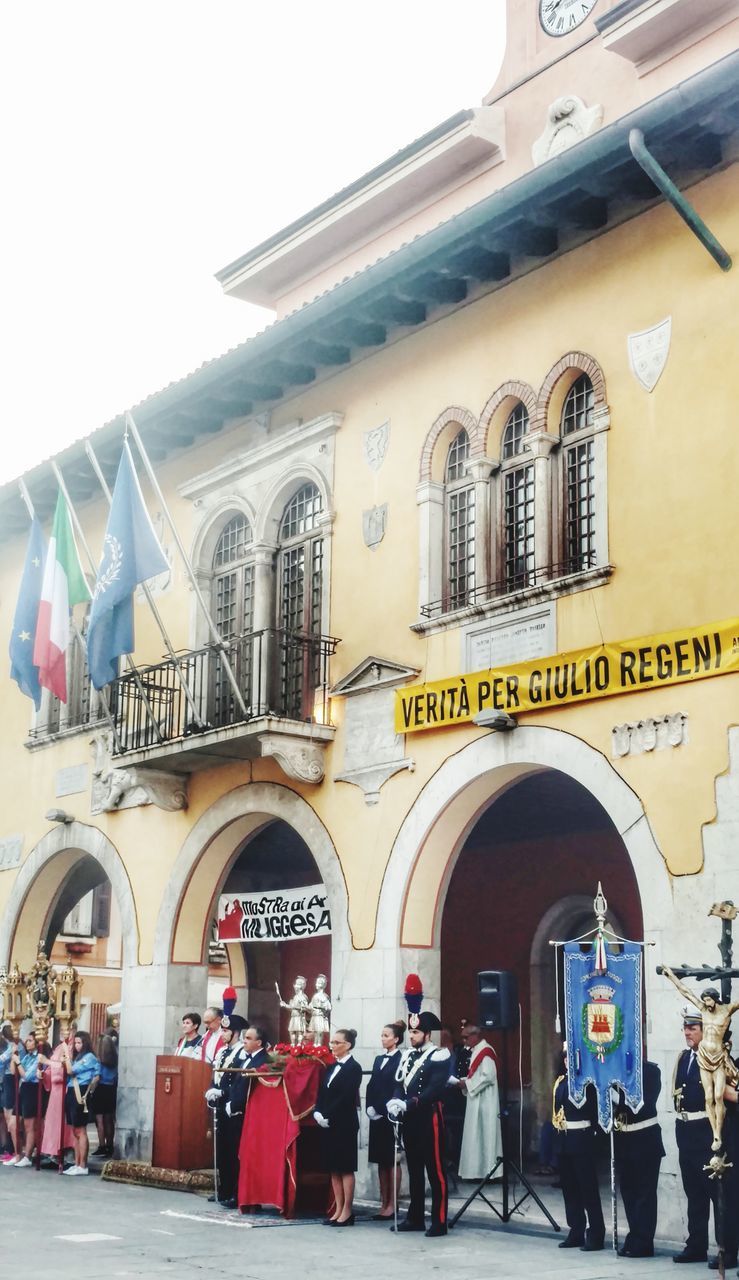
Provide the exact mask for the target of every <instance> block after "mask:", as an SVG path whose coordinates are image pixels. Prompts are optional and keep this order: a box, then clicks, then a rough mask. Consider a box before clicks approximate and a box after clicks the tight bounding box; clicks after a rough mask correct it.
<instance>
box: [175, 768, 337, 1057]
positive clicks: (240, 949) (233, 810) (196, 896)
mask: <svg viewBox="0 0 739 1280" xmlns="http://www.w3.org/2000/svg"><path fill="white" fill-rule="evenodd" d="M314 883H322V884H323V885H324V886H325V888H326V893H327V898H328V904H329V907H330V910H331V921H332V933H331V936H330V938H316V939H308V940H305V941H304V942H290V943H282V944H279V945H278V946H277V947H275V948H272V947H271V945H270V944H268V943H253V944H249V945H248V946H244V945H242V944H238V945H236V946H234V944H231V943H229V944H227V945H228V950H229V960H230V967H231V976H232V984H233V985H234V986H235V987H236V988H237V992H238V995H239V1003H238V1008H239V1010H240V1011H241V1012H242V1013H247V1012H248V1014H249V1016H250V1017H257V1016H260V1017H265V1018H266V1021H267V1026H268V1028H269V1029H270V1031H272V1032H273V1033H275V1034H276V1033H277V1031H278V1007H277V996H276V993H275V990H274V982H275V981H277V982H278V983H280V985H281V987H282V984H284V987H283V988H282V993H283V996H285V998H287V992H286V990H285V988H287V989H288V990H289V989H290V985H291V982H292V979H293V978H294V977H295V976H296V974H297V973H298V972H303V973H304V976H305V977H306V978H308V979H309V980H312V979H314V978H315V976H317V974H318V973H319V972H326V973H327V974H328V976H329V988H330V990H331V995H332V998H333V999H334V1004H335V1005H336V1002H337V1001H338V1000H339V999H340V996H341V975H342V974H343V971H344V960H343V957H344V956H345V954H346V952H347V951H349V950H351V943H350V940H349V928H348V913H347V895H346V886H345V883H344V877H343V873H342V870H341V864H340V862H339V859H338V856H337V854H336V850H335V848H334V845H333V842H332V840H331V838H330V836H329V834H328V832H327V830H326V828H325V827H324V826H323V823H322V822H321V821H320V819H319V818H318V816H317V815H316V813H315V811H314V810H313V809H312V808H311V806H310V805H309V804H308V802H307V801H306V800H304V799H303V798H302V797H301V796H299V795H298V794H297V793H296V792H294V791H291V790H290V788H288V787H285V786H281V785H279V784H277V783H269V782H254V783H250V784H249V785H247V786H242V787H236V788H234V790H232V791H229V792H228V793H227V794H226V795H224V796H222V797H221V798H220V799H219V800H217V801H216V802H215V803H214V804H213V805H211V806H210V808H209V809H208V810H206V812H205V813H204V814H203V815H202V817H201V818H200V819H199V820H198V821H197V822H196V823H195V825H194V826H193V828H192V829H191V831H190V832H189V834H188V836H187V839H186V840H185V843H184V844H183V846H182V849H181V851H180V854H179V856H178V858H177V861H176V863H175V866H174V868H173V871H172V875H171V876H170V879H169V883H168V886H167V892H166V894H165V896H164V899H163V901H162V905H161V908H160V911H159V917H158V922H157V930H156V939H155V946H154V963H155V965H157V966H163V967H166V968H167V969H168V971H169V973H170V975H172V974H174V975H175V976H176V979H177V980H176V983H175V984H174V985H175V986H177V987H178V988H179V989H180V990H182V991H183V998H184V992H188V993H194V992H195V991H196V990H198V989H199V990H200V992H201V996H200V999H201V1001H202V1000H204V999H205V992H206V982H207V959H208V943H209V941H210V938H211V936H212V924H213V921H214V919H215V918H216V913H217V907H218V898H219V896H220V894H221V893H223V892H227V891H228V892H230V891H231V890H238V889H241V890H242V891H243V892H249V893H251V892H257V891H259V890H260V889H262V890H280V889H288V888H292V887H298V886H300V885H306V884H314ZM309 949H310V950H309ZM329 965H330V967H329ZM324 966H325V968H324ZM305 968H308V969H310V972H309V973H305ZM293 969H294V972H293ZM314 971H315V972H314ZM334 979H335V981H334ZM170 986H172V983H170ZM192 999H193V1000H194V999H195V996H194V994H192ZM193 1007H197V1002H196V1004H195V1005H193ZM166 1012H167V1020H168V1035H169V1037H170V1040H172V1038H174V1037H175V1036H176V1032H177V1016H178V1012H180V1011H179V1010H178V1009H177V1007H176V1006H173V1005H172V1004H171V1002H170V1001H169V1000H168V1002H167V1011H166ZM279 1025H280V1026H282V1027H283V1030H284V1024H283V1023H282V1022H280V1024H279Z"/></svg>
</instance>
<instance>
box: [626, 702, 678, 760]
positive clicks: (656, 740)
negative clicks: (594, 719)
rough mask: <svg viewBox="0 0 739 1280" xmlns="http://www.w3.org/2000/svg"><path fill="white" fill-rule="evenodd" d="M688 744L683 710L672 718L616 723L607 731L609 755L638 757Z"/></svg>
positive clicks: (664, 717)
mask: <svg viewBox="0 0 739 1280" xmlns="http://www.w3.org/2000/svg"><path fill="white" fill-rule="evenodd" d="M687 741H688V717H687V715H686V713H685V712H684V711H676V712H674V713H673V714H672V715H666V716H658V717H657V718H649V719H646V720H639V721H637V723H636V724H617V725H615V726H614V728H613V729H612V731H611V754H612V755H613V757H614V758H615V759H617V758H618V757H619V756H639V755H642V754H643V752H645V751H664V750H665V748H667V747H679V746H682V745H683V743H687Z"/></svg>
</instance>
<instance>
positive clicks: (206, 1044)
mask: <svg viewBox="0 0 739 1280" xmlns="http://www.w3.org/2000/svg"><path fill="white" fill-rule="evenodd" d="M222 1018H223V1009H217V1008H216V1007H215V1005H211V1006H210V1007H209V1008H208V1009H205V1010H204V1012H203V1021H202V1023H201V1026H202V1027H203V1028H204V1030H203V1032H202V1033H201V1034H202V1037H203V1041H202V1044H201V1046H200V1056H201V1058H202V1060H203V1062H210V1063H211V1064H212V1063H213V1060H214V1059H215V1056H216V1054H217V1053H218V1050H219V1049H222V1048H223V1046H224V1044H225V1040H224V1039H223V1037H222V1035H221V1019H222Z"/></svg>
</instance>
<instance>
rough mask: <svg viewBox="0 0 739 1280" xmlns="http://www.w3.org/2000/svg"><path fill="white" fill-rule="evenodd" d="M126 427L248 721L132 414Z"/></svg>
mask: <svg viewBox="0 0 739 1280" xmlns="http://www.w3.org/2000/svg"><path fill="white" fill-rule="evenodd" d="M126 426H127V427H128V430H129V431H130V432H131V435H132V436H133V438H134V440H135V441H136V448H137V449H138V451H139V456H140V458H141V461H142V462H143V464H144V467H145V469H146V474H147V475H148V477H149V480H150V481H151V486H152V488H153V490H154V493H155V494H156V496H157V500H158V502H159V505H160V507H161V510H162V512H163V514H164V517H165V519H166V521H167V523H168V525H169V527H170V529H171V530H172V536H173V538H174V540H175V542H176V544H177V550H178V551H179V553H180V555H181V556H182V563H183V564H184V566H185V572H186V573H187V576H188V578H189V580H190V585H191V587H192V589H193V591H194V593H195V599H196V600H197V602H198V604H199V605H200V609H201V611H202V614H203V617H204V618H205V621H206V622H207V624H208V630H209V632H210V634H211V638H212V640H213V644H214V645H215V646H216V648H217V649H218V651H219V655H220V660H221V662H222V663H223V670H224V671H225V673H226V676H227V678H228V681H229V684H230V685H231V688H232V689H233V693H234V698H235V699H236V703H237V705H238V707H239V710H240V711H241V712H242V713H243V716H244V719H245V720H246V719H248V717H249V712H248V711H247V707H246V703H245V702H244V699H243V696H242V693H241V689H240V688H239V683H238V681H237V679H236V676H235V675H234V673H233V669H232V667H231V663H230V662H229V660H228V654H227V652H226V645H225V643H224V641H223V637H222V636H221V633H220V631H219V630H218V628H217V626H216V624H215V622H214V621H213V618H212V617H211V613H210V609H209V608H208V605H207V604H206V601H205V596H204V595H203V593H202V591H201V590H200V583H199V582H198V580H197V577H196V576H195V570H194V569H193V567H192V564H191V563H190V557H189V556H188V554H187V551H186V550H185V546H184V543H183V541H182V538H181V537H180V535H179V533H178V531H177V526H176V525H175V522H174V520H173V519H172V516H171V513H170V510H169V507H168V506H167V502H166V500H165V497H164V494H163V493H162V490H161V486H160V484H159V481H158V480H157V477H156V472H155V470H154V468H153V467H152V465H151V462H150V460H149V455H148V453H147V452H146V449H145V448H144V443H143V441H142V439H141V436H140V435H139V429H138V427H137V426H136V423H135V422H134V420H133V418H132V416H131V414H130V413H126Z"/></svg>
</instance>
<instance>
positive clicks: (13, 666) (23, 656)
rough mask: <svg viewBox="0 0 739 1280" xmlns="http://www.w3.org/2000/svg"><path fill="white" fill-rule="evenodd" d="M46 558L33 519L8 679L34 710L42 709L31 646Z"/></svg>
mask: <svg viewBox="0 0 739 1280" xmlns="http://www.w3.org/2000/svg"><path fill="white" fill-rule="evenodd" d="M45 558H46V544H45V543H44V535H43V533H42V530H41V525H40V524H39V522H38V520H37V519H36V517H35V516H34V517H33V520H32V522H31V536H30V537H29V539H28V549H27V551H26V562H25V564H24V566H23V577H22V578H21V585H20V590H19V592H18V600H17V603H16V606H15V617H14V618H13V630H12V632H11V634H10V678H11V680H15V682H16V684H17V685H18V688H19V689H20V691H21V693H25V694H26V695H27V696H28V697H29V698H33V701H34V705H35V707H36V710H37V711H38V710H39V709H40V707H41V686H40V684H39V682H38V667H35V666H34V665H33V646H34V642H35V640H36V620H37V618H38V606H39V600H40V599H41V584H42V582H43V577H44V560H45Z"/></svg>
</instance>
